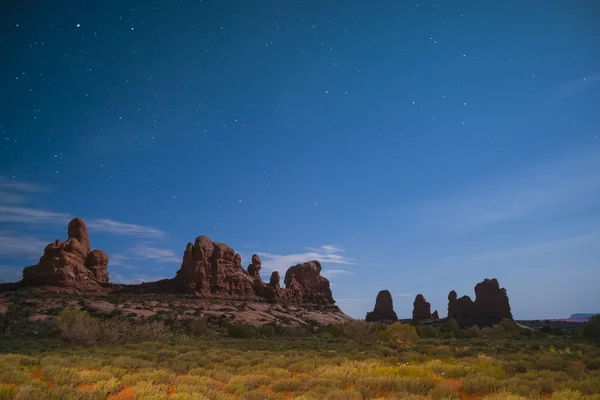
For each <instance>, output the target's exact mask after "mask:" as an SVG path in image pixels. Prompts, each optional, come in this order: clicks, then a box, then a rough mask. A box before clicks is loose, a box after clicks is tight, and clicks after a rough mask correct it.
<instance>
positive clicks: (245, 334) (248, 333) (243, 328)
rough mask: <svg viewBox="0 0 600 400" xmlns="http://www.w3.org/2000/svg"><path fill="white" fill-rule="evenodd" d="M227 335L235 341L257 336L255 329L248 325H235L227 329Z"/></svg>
mask: <svg viewBox="0 0 600 400" xmlns="http://www.w3.org/2000/svg"><path fill="white" fill-rule="evenodd" d="M227 335H228V336H229V337H232V338H236V339H250V338H254V337H256V335H257V329H256V328H255V327H253V326H250V325H245V324H236V325H230V326H228V327H227Z"/></svg>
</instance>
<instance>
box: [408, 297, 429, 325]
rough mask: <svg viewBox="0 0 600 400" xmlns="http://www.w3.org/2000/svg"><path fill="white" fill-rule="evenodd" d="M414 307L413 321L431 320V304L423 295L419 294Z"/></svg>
mask: <svg viewBox="0 0 600 400" xmlns="http://www.w3.org/2000/svg"><path fill="white" fill-rule="evenodd" d="M413 307H414V308H413V314H412V319H413V321H422V320H424V319H431V304H429V303H428V302H427V300H425V297H423V295H422V294H418V295H417V297H415V301H414V303H413Z"/></svg>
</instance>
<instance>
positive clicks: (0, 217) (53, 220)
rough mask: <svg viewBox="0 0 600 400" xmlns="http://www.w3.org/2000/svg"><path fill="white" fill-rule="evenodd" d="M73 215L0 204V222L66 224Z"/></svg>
mask: <svg viewBox="0 0 600 400" xmlns="http://www.w3.org/2000/svg"><path fill="white" fill-rule="evenodd" d="M72 218H73V216H72V215H69V214H64V213H56V212H52V211H45V210H38V209H35V208H27V207H10V206H2V205H0V222H13V223H21V224H66V223H68V222H69V220H70V219H72Z"/></svg>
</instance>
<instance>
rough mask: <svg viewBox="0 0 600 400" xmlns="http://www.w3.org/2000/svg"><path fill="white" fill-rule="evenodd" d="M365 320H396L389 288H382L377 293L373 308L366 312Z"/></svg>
mask: <svg viewBox="0 0 600 400" xmlns="http://www.w3.org/2000/svg"><path fill="white" fill-rule="evenodd" d="M365 320H366V321H367V322H377V321H391V322H395V321H398V315H396V312H395V311H394V301H393V300H392V294H391V293H390V292H389V290H382V291H380V292H379V293H378V294H377V298H376V299H375V308H374V309H373V311H371V312H368V313H367V316H366V317H365Z"/></svg>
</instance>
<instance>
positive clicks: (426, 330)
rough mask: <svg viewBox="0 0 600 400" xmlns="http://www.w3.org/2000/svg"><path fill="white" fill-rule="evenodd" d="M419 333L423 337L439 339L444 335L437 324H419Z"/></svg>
mask: <svg viewBox="0 0 600 400" xmlns="http://www.w3.org/2000/svg"><path fill="white" fill-rule="evenodd" d="M417 333H418V334H419V336H420V337H422V338H423V339H439V338H440V337H441V336H442V333H441V332H440V330H439V329H438V328H436V327H435V326H429V325H425V326H419V327H418V328H417Z"/></svg>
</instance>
